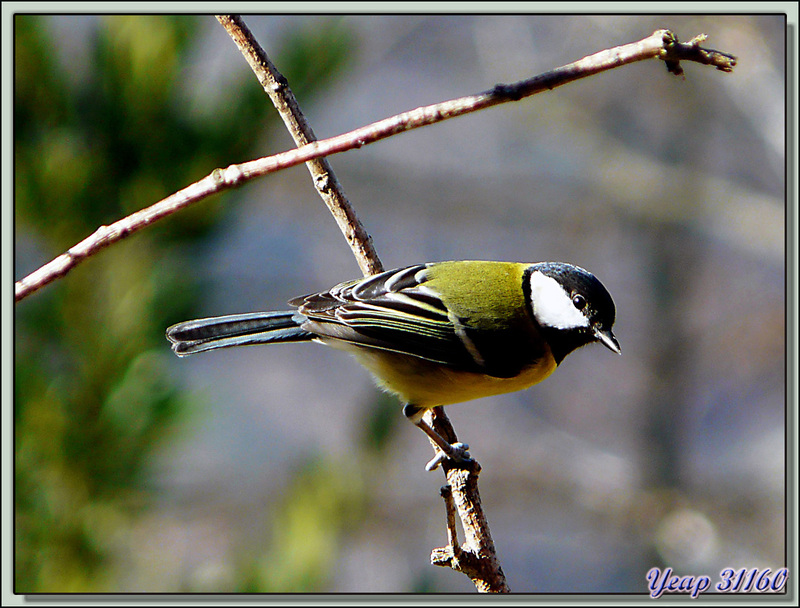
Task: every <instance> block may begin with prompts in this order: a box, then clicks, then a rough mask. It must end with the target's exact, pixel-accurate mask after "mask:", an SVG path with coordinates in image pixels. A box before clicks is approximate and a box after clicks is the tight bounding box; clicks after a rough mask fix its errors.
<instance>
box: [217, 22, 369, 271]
mask: <svg viewBox="0 0 800 608" xmlns="http://www.w3.org/2000/svg"><path fill="white" fill-rule="evenodd" d="M217 20H218V21H219V22H220V23H221V24H222V26H223V27H224V28H225V30H226V31H227V32H228V34H229V35H230V37H231V38H232V39H233V41H234V42H235V43H236V46H238V47H239V50H240V51H241V53H242V55H244V57H245V59H246V60H247V63H248V64H249V65H250V67H251V68H252V70H253V72H254V73H255V75H256V77H257V78H258V81H259V82H260V83H261V86H262V87H264V91H266V93H267V95H269V98H270V100H272V103H273V105H274V106H275V108H276V109H277V110H278V113H279V114H280V115H281V118H282V119H283V122H284V124H285V125H286V128H287V129H288V130H289V133H290V134H291V135H292V138H293V139H294V141H295V143H296V144H297V145H298V147H299V146H304V145H305V144H308V143H311V142H312V141H317V138H316V136H315V135H314V131H313V130H312V129H311V125H309V124H308V122H307V121H306V118H305V116H304V115H303V112H302V111H301V110H300V106H299V104H298V103H297V99H295V96H294V93H292V90H291V89H290V88H289V83H288V82H287V81H286V78H284V77H283V75H282V74H281V73H280V72H279V71H278V69H277V68H276V67H275V65H274V64H273V63H272V62H271V61H270V60H269V57H267V54H266V53H265V52H264V49H263V48H261V45H260V44H259V43H258V41H257V40H256V39H255V37H254V36H253V34H252V33H251V32H250V30H249V29H248V27H247V25H246V24H245V23H244V20H243V19H242V18H241V17H240V16H239V15H217ZM306 166H307V167H308V170H309V172H310V173H311V177H312V179H313V182H314V187H315V188H316V189H317V192H318V193H319V195H320V196H321V197H322V200H323V201H325V204H326V205H327V206H328V209H329V210H330V212H331V214H332V215H333V217H334V219H335V220H336V223H337V224H338V226H339V229H340V230H341V231H342V234H344V237H345V239H347V242H348V244H349V245H350V248H351V249H352V250H353V254H354V255H355V256H356V260H357V261H358V265H359V267H360V268H361V272H362V273H364V275H365V276H366V275H370V274H378V273H379V272H381V271H383V265H382V264H381V261H380V259H379V258H378V253H377V252H376V251H375V248H374V247H373V245H372V238H371V237H370V236H369V234H367V231H366V230H365V229H364V226H363V225H362V224H361V221H360V220H359V219H358V216H356V212H355V211H354V210H353V207H352V206H351V205H350V202H349V201H348V200H347V197H346V196H345V194H344V189H343V188H342V185H341V184H340V183H339V180H338V179H336V175H334V173H333V169H332V168H331V166H330V163H328V161H327V159H325V158H316V159H313V160H310V161H308V162H307V163H306Z"/></svg>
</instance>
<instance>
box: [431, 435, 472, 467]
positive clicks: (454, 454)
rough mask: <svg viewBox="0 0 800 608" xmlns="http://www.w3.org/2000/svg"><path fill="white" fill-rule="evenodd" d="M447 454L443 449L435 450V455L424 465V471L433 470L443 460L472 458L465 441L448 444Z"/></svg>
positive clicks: (459, 460) (467, 459) (462, 460)
mask: <svg viewBox="0 0 800 608" xmlns="http://www.w3.org/2000/svg"><path fill="white" fill-rule="evenodd" d="M449 447H450V450H449V452H450V453H449V454H446V453H445V452H443V451H437V452H436V456H434V457H433V458H432V459H431V460H430V462H428V464H426V465H425V470H426V471H435V470H436V469H438V468H439V465H440V464H442V463H443V462H444V461H445V460H448V459H449V460H453V461H454V462H465V461H469V460H472V458H471V457H470V455H469V452H468V451H467V450H469V446H468V445H467V444H466V443H460V442H459V443H451V444H450V446H449Z"/></svg>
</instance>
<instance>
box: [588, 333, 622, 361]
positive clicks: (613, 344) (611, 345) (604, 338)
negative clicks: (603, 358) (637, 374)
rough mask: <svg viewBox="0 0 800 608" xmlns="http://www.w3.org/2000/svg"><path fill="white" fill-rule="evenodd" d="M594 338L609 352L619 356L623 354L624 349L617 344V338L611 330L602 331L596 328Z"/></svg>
mask: <svg viewBox="0 0 800 608" xmlns="http://www.w3.org/2000/svg"><path fill="white" fill-rule="evenodd" d="M594 337H595V338H596V339H597V341H598V342H600V343H601V344H602V345H603V346H605V347H607V348H608V349H609V350H613V351H614V352H615V353H617V354H618V355H621V354H622V349H620V347H619V342H617V338H616V337H615V336H614V334H613V333H612V331H611V330H610V329H600V328H599V327H595V328H594Z"/></svg>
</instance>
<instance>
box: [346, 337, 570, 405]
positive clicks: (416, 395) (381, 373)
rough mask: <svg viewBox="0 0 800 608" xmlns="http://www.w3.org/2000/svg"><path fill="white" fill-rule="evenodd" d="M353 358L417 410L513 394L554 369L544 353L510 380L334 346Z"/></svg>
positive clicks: (381, 383)
mask: <svg viewBox="0 0 800 608" xmlns="http://www.w3.org/2000/svg"><path fill="white" fill-rule="evenodd" d="M335 346H337V347H339V348H344V350H347V351H349V352H351V353H352V354H353V355H355V357H356V359H357V360H358V362H359V363H361V365H363V366H364V367H366V368H367V369H368V370H369V371H370V372H372V374H373V375H374V376H375V378H376V379H377V381H378V384H379V385H380V386H381V387H382V388H384V389H386V390H388V391H390V392H392V393H395V394H396V395H398V397H400V399H401V400H402V401H403V402H404V403H411V404H413V405H416V406H419V407H436V406H437V405H449V404H451V403H460V402H462V401H470V400H472V399H479V398H480V397H488V396H490V395H499V394H501V393H512V392H515V391H519V390H522V389H526V388H528V387H529V386H533V385H534V384H536V383H537V382H541V381H542V380H544V379H545V378H547V376H549V375H550V374H552V373H553V371H554V370H555V369H556V362H555V360H554V359H553V357H552V355H551V354H550V352H549V350H548V351H547V354H546V356H544V357H542V358H541V359H540V360H539V361H537V362H536V363H535V364H533V365H531V366H529V367H527V368H525V369H524V370H523V371H522V373H520V374H519V375H517V376H515V377H513V378H496V377H494V376H487V375H485V374H477V373H472V372H465V371H458V370H454V369H453V368H450V367H447V366H444V365H438V364H436V363H432V362H430V361H426V360H424V359H420V358H418V357H411V356H408V355H402V354H398V353H393V352H389V351H381V350H377V349H372V348H361V347H357V346H354V345H352V344H348V345H344V344H341V343H339V344H335Z"/></svg>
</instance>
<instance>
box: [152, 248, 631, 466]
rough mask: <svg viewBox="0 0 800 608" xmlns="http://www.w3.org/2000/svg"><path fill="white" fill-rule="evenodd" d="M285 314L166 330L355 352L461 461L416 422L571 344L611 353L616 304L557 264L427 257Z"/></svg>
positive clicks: (506, 385) (218, 342)
mask: <svg viewBox="0 0 800 608" xmlns="http://www.w3.org/2000/svg"><path fill="white" fill-rule="evenodd" d="M289 304H290V305H291V306H293V307H295V309H294V310H290V311H283V312H255V313H245V314H238V315H229V316H223V317H213V318H208V319H197V320H194V321H187V322H185V323H179V324H177V325H173V326H172V327H170V328H169V329H167V338H168V339H169V340H170V341H171V342H172V350H173V351H175V353H176V354H177V355H178V356H181V357H184V356H186V355H191V354H194V353H199V352H203V351H206V350H212V349H215V348H227V347H230V346H243V345H245V344H268V343H273V342H306V341H314V342H321V343H323V344H327V345H329V346H333V347H336V348H339V349H341V350H344V351H347V352H349V353H351V354H353V355H355V357H356V359H357V360H358V361H359V362H360V363H361V364H362V365H363V366H364V367H366V368H367V369H368V370H369V371H370V372H372V374H373V375H374V376H375V377H376V379H377V381H378V383H379V385H380V386H381V387H383V388H384V389H386V390H387V391H389V392H392V393H394V394H396V395H397V396H398V397H399V398H400V399H401V400H402V402H403V403H404V404H405V406H404V408H403V413H404V414H405V416H406V417H407V418H408V419H409V420H410V421H411V422H413V423H414V424H415V425H417V426H418V427H420V428H421V429H422V430H423V431H425V433H426V434H427V435H428V436H429V437H430V438H431V439H432V440H433V441H434V443H436V445H438V446H439V448H440V449H441V451H442V453H441V454H440V455H439V456H438V457H437V458H435V459H434V460H432V461H431V462H430V463H429V464H428V467H427V468H428V469H433V468H436V466H438V464H439V463H440V462H441V461H442V460H444V459H445V458H451V459H453V460H455V461H459V460H463V459H467V458H469V453H468V452H467V449H468V446H467V445H466V444H461V443H456V444H449V443H448V442H447V441H445V439H444V438H442V437H441V436H440V435H439V434H438V433H436V432H435V431H434V430H433V429H432V428H431V427H430V426H429V425H428V424H427V423H426V422H425V421H424V420H423V419H422V415H423V413H424V412H425V410H426V409H428V408H432V407H436V406H440V405H448V404H451V403H458V402H461V401H469V400H471V399H477V398H479V397H486V396H489V395H497V394H500V393H509V392H513V391H518V390H521V389H524V388H528V387H529V386H532V385H534V384H536V383H537V382H541V381H542V380H544V379H545V378H546V377H547V376H549V375H550V374H551V373H553V371H554V370H555V369H556V367H557V366H558V364H559V363H561V361H563V360H564V357H566V356H567V355H568V354H569V353H571V352H572V351H573V350H575V349H576V348H578V347H580V346H583V345H585V344H588V343H590V342H600V343H601V344H603V345H604V346H606V347H608V348H609V349H611V350H612V351H614V352H615V353H620V352H621V351H620V347H619V343H618V342H617V339H616V338H615V337H614V334H613V332H612V331H611V328H612V326H613V324H614V317H615V314H616V313H615V308H614V301H613V300H612V299H611V295H610V294H609V293H608V291H607V290H606V288H605V287H604V286H603V284H602V283H601V282H600V281H599V280H597V279H596V278H595V277H594V275H592V274H591V273H589V272H587V271H586V270H584V269H582V268H578V267H577V266H573V265H571V264H565V263H561V262H540V263H536V264H520V263H512V262H481V261H457V262H434V263H429V264H418V265H415V266H406V267H404V268H398V269H395V270H388V271H386V272H382V273H380V274H377V275H373V276H370V277H366V278H363V279H357V280H353V281H348V282H345V283H340V284H339V285H336V286H335V287H332V288H331V289H329V290H327V291H323V292H320V293H315V294H311V295H307V296H302V297H299V298H294V299H292V300H290V301H289Z"/></svg>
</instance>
